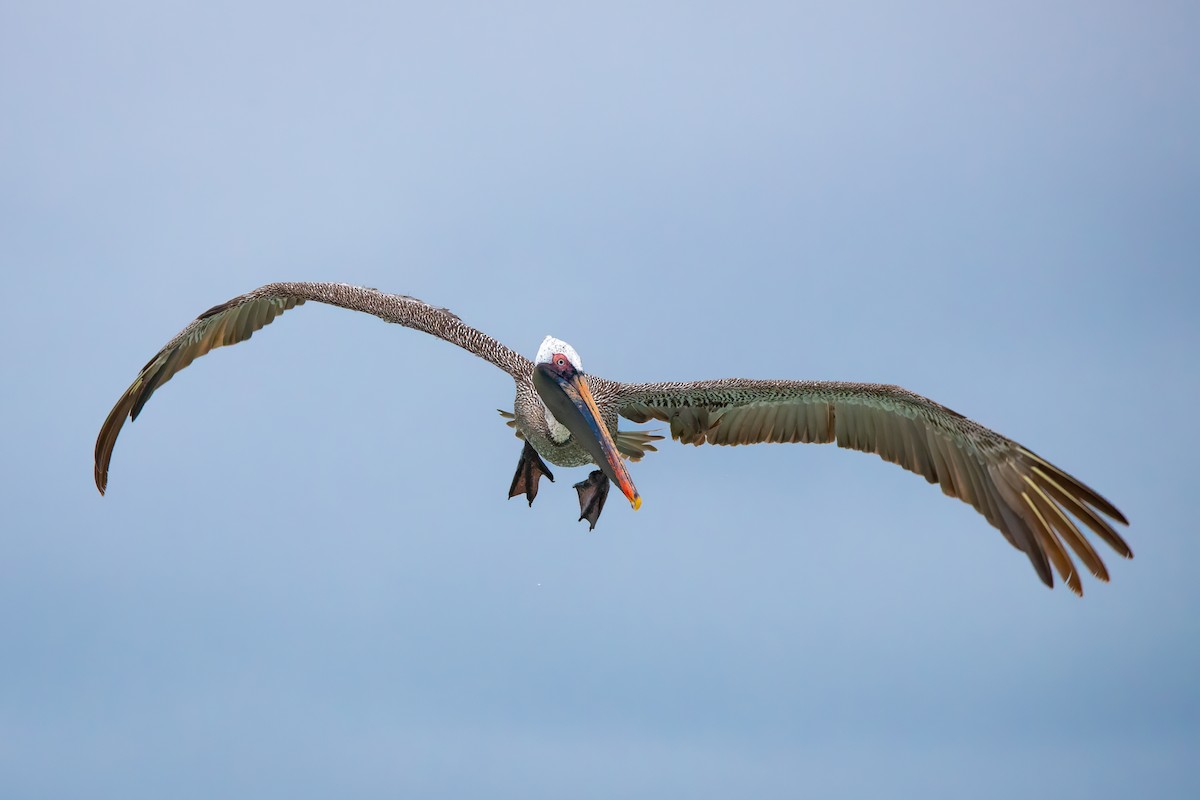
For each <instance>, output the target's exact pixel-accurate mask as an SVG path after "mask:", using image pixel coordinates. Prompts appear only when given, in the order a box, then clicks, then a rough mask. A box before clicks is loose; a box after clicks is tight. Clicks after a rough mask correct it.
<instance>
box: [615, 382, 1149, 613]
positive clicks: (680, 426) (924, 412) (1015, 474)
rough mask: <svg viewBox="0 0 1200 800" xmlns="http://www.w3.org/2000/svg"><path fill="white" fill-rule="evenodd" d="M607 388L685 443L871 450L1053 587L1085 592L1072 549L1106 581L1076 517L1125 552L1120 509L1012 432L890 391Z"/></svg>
mask: <svg viewBox="0 0 1200 800" xmlns="http://www.w3.org/2000/svg"><path fill="white" fill-rule="evenodd" d="M613 387H614V388H613V389H611V391H612V392H613V394H614V396H615V397H617V404H618V410H619V412H620V414H621V415H622V416H624V417H626V418H628V419H631V420H633V421H634V422H646V421H648V420H651V419H658V420H662V421H664V422H666V423H668V424H669V425H670V430H671V435H672V437H674V438H676V439H678V440H679V441H681V442H685V443H688V444H695V445H700V444H704V443H710V444H721V445H738V444H752V443H758V442H815V443H828V442H836V443H837V445H838V446H839V447H844V448H848V449H852V450H860V451H863V452H867V453H875V454H877V455H879V456H880V457H881V458H883V459H884V460H886V461H890V462H892V463H895V464H899V465H900V466H902V467H904V468H905V469H907V470H909V471H911V472H915V473H917V474H918V475H921V476H923V477H924V478H925V479H926V480H927V481H929V482H930V483H937V484H938V485H939V486H940V487H941V489H942V492H943V493H945V494H947V495H949V496H951V497H957V498H959V499H961V500H963V501H964V502H966V503H969V504H970V505H971V506H972V507H973V508H975V510H977V511H978V512H979V513H980V514H982V515H983V516H984V517H985V518H986V519H987V520H988V522H989V523H991V524H992V525H993V526H995V527H996V528H997V529H999V530H1000V532H1001V533H1002V534H1004V537H1005V538H1006V539H1007V540H1008V541H1009V543H1010V544H1012V545H1013V546H1014V547H1016V548H1017V549H1018V550H1021V551H1022V552H1024V553H1025V554H1026V556H1027V557H1028V558H1029V561H1030V563H1031V564H1032V565H1033V568H1034V570H1035V571H1036V572H1037V573H1038V576H1039V577H1040V578H1041V579H1042V580H1043V581H1044V582H1045V583H1046V584H1047V585H1050V586H1053V585H1054V577H1053V573H1052V572H1051V569H1052V568H1053V570H1054V571H1056V572H1058V574H1059V576H1060V577H1061V578H1062V580H1063V582H1064V583H1066V584H1067V586H1068V587H1070V589H1071V590H1072V591H1074V592H1075V593H1077V594H1082V592H1083V588H1082V584H1081V583H1080V579H1079V572H1078V570H1076V569H1075V565H1074V562H1073V561H1072V558H1071V553H1072V552H1073V553H1074V554H1075V556H1076V557H1078V558H1079V559H1080V561H1082V562H1083V564H1084V566H1086V567H1087V569H1088V571H1089V572H1091V573H1092V574H1093V575H1095V576H1096V577H1098V578H1100V579H1101V580H1108V570H1107V569H1106V568H1105V566H1104V563H1103V561H1102V560H1101V559H1100V556H1099V555H1098V554H1097V553H1096V550H1095V549H1094V548H1093V547H1092V545H1091V544H1090V543H1089V542H1088V540H1087V539H1086V538H1085V537H1084V535H1083V533H1082V531H1081V529H1080V527H1079V526H1078V525H1076V524H1075V522H1074V521H1073V520H1072V518H1074V519H1075V520H1078V521H1079V522H1082V523H1083V525H1084V527H1086V528H1088V529H1089V530H1090V531H1091V532H1092V533H1094V534H1095V535H1096V536H1097V537H1099V538H1100V539H1102V540H1103V541H1105V542H1107V543H1108V544H1109V545H1110V546H1111V547H1112V548H1113V549H1114V550H1116V551H1117V552H1118V553H1120V554H1121V555H1122V556H1125V557H1127V558H1130V557H1132V555H1133V553H1132V552H1131V551H1130V549H1129V545H1128V544H1126V543H1125V540H1124V539H1122V538H1121V536H1120V535H1119V534H1118V533H1117V532H1116V531H1115V530H1114V529H1113V527H1112V525H1111V524H1109V520H1113V521H1115V522H1119V523H1121V524H1128V522H1127V520H1126V519H1125V516H1124V515H1123V514H1121V512H1120V511H1118V510H1117V508H1116V507H1115V506H1113V505H1112V503H1110V502H1108V501H1107V500H1105V499H1104V498H1103V497H1101V496H1100V494H1099V493H1097V492H1096V491H1094V490H1093V489H1091V488H1090V487H1088V486H1087V485H1085V484H1084V483H1082V482H1081V481H1079V480H1077V479H1076V478H1074V477H1072V476H1071V475H1069V474H1068V473H1066V472H1065V471H1063V470H1061V469H1059V468H1058V467H1056V466H1054V465H1053V464H1051V463H1049V462H1048V461H1046V460H1045V459H1043V458H1041V457H1040V456H1038V455H1037V454H1035V453H1033V452H1032V451H1031V450H1028V449H1027V448H1025V447H1022V446H1021V445H1019V444H1017V443H1016V442H1014V441H1012V440H1011V439H1008V438H1007V437H1004V436H1001V435H1000V434H998V433H996V432H995V431H992V430H989V429H988V428H985V427H983V426H982V425H980V424H978V423H976V422H974V421H972V420H970V419H968V418H966V417H964V416H962V415H961V414H958V413H956V412H954V411H951V410H950V409H948V408H946V407H945V406H942V405H940V404H938V403H935V402H933V401H932V400H930V399H928V398H926V397H922V396H921V395H918V394H914V393H912V392H909V391H907V390H906V389H902V388H900V387H898V386H886V385H881V384H867V383H838V382H828V381H752V380H739V379H729V380H720V381H700V382H693V383H653V384H613ZM1106 518H1107V519H1106Z"/></svg>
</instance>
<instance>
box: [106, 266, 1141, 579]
mask: <svg viewBox="0 0 1200 800" xmlns="http://www.w3.org/2000/svg"><path fill="white" fill-rule="evenodd" d="M308 300H312V301H316V302H321V303H328V304H331V305H336V306H340V307H342V308H347V309H350V310H353V311H363V312H366V313H369V314H373V315H375V316H377V317H379V318H380V319H383V320H385V321H387V322H393V323H396V324H399V325H403V326H405V327H409V328H414V329H416V330H420V331H424V332H426V333H429V334H432V335H434V336H437V337H439V338H442V339H445V340H446V341H449V342H451V343H453V344H456V345H458V346H459V347H462V348H463V349H465V350H467V351H469V352H471V353H474V354H476V355H478V356H480V357H481V358H484V359H485V360H487V361H489V362H490V363H492V364H495V365H496V366H497V367H499V368H500V369H502V370H504V371H505V372H507V373H508V374H509V375H511V376H512V377H513V380H514V381H515V383H516V398H515V402H514V411H513V413H512V414H509V413H508V412H504V411H501V414H503V415H504V416H505V417H508V418H509V419H510V421H509V423H508V424H509V425H512V426H513V427H514V428H516V430H517V435H518V436H520V437H521V438H522V439H524V440H525V441H526V442H527V443H528V444H529V445H532V447H533V448H534V450H535V451H536V453H538V454H541V455H542V456H543V457H545V458H546V459H547V460H548V461H550V462H551V463H553V464H556V465H559V466H581V465H583V464H588V463H592V462H593V461H594V457H593V456H592V455H591V454H590V451H589V450H588V449H587V448H585V447H583V446H581V444H580V442H579V441H578V440H577V439H578V437H577V436H568V437H567V438H565V439H564V438H563V433H562V426H561V425H557V426H556V427H557V428H558V431H554V430H551V425H550V422H551V421H552V420H551V421H548V420H547V416H548V414H547V411H546V405H545V404H544V403H543V402H542V400H541V398H540V397H539V394H538V392H537V391H535V389H534V386H533V382H532V381H531V377H530V376H531V373H532V371H533V369H534V366H535V365H534V362H533V361H530V360H529V359H527V358H525V357H524V356H521V355H519V354H518V353H516V352H515V351H513V350H511V349H510V348H508V347H505V346H504V345H502V344H500V343H499V342H497V341H496V340H495V339H492V338H491V337H489V336H487V335H486V334H484V333H482V332H480V331H478V330H476V329H475V328H472V327H470V326H469V325H466V324H465V323H463V322H462V321H461V320H460V319H459V318H458V317H457V316H455V315H454V314H452V313H451V312H449V311H447V310H446V309H443V308H435V307H434V306H430V305H428V304H426V303H423V302H421V301H420V300H416V299H415V298H412V297H407V296H404V295H394V294H386V293H384V292H380V291H378V290H375V289H365V288H362V287H357V286H349V285H345V284H333V283H275V284H269V285H267V286H263V287H262V288H260V289H256V290H254V291H253V292H249V293H247V294H244V295H241V296H240V297H236V298H234V299H233V300H230V301H229V302H227V303H222V304H221V305H219V306H216V307H214V308H212V309H210V310H208V311H206V312H205V313H204V314H201V315H200V316H199V317H198V318H197V319H196V320H194V321H193V322H192V323H191V324H190V325H188V326H187V327H186V328H184V329H183V330H182V331H180V332H179V334H177V335H176V336H175V337H174V338H173V339H171V341H170V342H168V343H167V345H166V346H165V347H163V349H162V350H160V351H159V352H158V353H157V354H156V355H155V356H154V358H152V359H150V361H149V362H148V363H147V364H146V366H145V367H143V368H142V370H141V372H140V373H139V374H138V376H137V378H136V380H134V382H133V384H132V385H131V386H130V387H129V388H128V389H127V390H126V391H125V393H124V394H123V395H122V396H121V398H120V399H119V400H118V401H117V404H116V405H115V406H114V407H113V410H112V412H111V413H110V414H109V415H108V418H107V419H106V420H105V421H104V424H103V426H102V427H101V429H100V435H99V436H98V438H97V440H96V463H95V470H96V486H97V488H98V489H99V490H100V492H101V493H102V494H103V493H104V491H105V488H106V486H107V481H108V468H109V462H110V460H111V458H112V451H113V447H114V446H115V444H116V440H117V435H118V434H119V433H120V431H121V427H122V425H123V424H124V422H125V419H126V418H127V417H128V418H130V419H135V418H136V417H137V415H138V413H139V412H140V411H141V409H142V407H143V406H144V405H145V403H146V401H147V400H148V399H149V398H150V396H151V395H152V394H153V393H154V392H155V390H157V389H158V387H160V386H161V385H162V384H164V383H166V382H167V381H168V380H170V379H171V377H172V376H173V375H175V373H177V372H179V370H181V369H183V368H184V367H186V366H187V365H188V364H190V363H191V362H192V361H193V360H194V359H196V358H198V357H200V356H202V355H204V354H205V353H207V352H209V351H210V350H213V349H215V348H217V347H222V346H225V345H229V344H236V343H237V342H241V341H244V340H246V339H248V338H250V336H251V335H252V334H253V333H254V332H255V331H257V330H259V329H260V328H262V327H263V326H265V325H267V324H269V323H270V322H271V321H272V320H274V319H275V317H276V316H278V315H279V314H281V313H283V312H284V311H287V310H289V309H291V308H294V307H295V306H298V305H300V304H302V303H304V302H305V301H308ZM568 347H569V346H568ZM581 374H582V373H581ZM587 382H588V383H589V384H590V386H591V392H592V394H593V396H594V399H595V404H596V407H597V410H598V412H599V413H600V416H601V418H602V419H601V422H602V424H603V426H604V427H605V428H606V429H607V431H608V433H609V435H611V436H612V437H613V438H614V440H615V441H614V444H615V447H616V448H617V450H619V451H620V453H621V455H622V456H624V457H625V458H628V459H629V460H632V461H636V460H638V459H640V458H641V457H642V456H644V455H645V454H646V452H648V451H654V450H655V447H654V445H653V444H652V443H653V442H654V441H656V440H658V439H661V438H662V437H660V436H656V435H654V434H652V433H647V432H643V431H618V430H617V417H618V415H620V416H623V417H625V418H626V419H629V420H632V421H633V422H647V421H650V420H661V421H663V422H666V423H667V424H668V425H669V426H670V432H671V436H672V437H673V438H675V439H677V440H679V441H680V442H683V443H685V444H694V445H700V444H705V443H708V444H721V445H738V444H753V443H758V442H811V443H829V442H836V443H837V444H838V445H839V446H840V447H846V448H850V449H853V450H861V451H863V452H868V453H875V454H877V455H879V456H880V457H882V458H883V459H885V460H887V461H891V462H892V463H894V464H899V465H900V466H902V467H904V468H905V469H907V470H909V471H911V472H915V473H917V474H919V475H921V476H923V477H924V478H925V479H926V480H927V481H929V482H930V483H937V484H938V485H940V486H941V488H942V491H943V492H944V493H945V494H947V495H950V496H951V497H957V498H959V499H961V500H963V501H964V502H967V503H969V504H970V505H971V506H972V507H974V508H975V509H976V510H977V511H979V513H980V514H982V515H983V516H984V517H985V518H986V519H987V520H988V522H990V523H991V524H992V525H994V526H995V527H996V528H997V529H999V530H1000V532H1001V533H1002V534H1003V535H1004V537H1005V538H1006V539H1007V540H1008V541H1009V543H1011V544H1012V545H1013V546H1014V547H1016V548H1017V549H1018V550H1021V551H1022V552H1024V553H1025V554H1026V556H1028V558H1029V560H1030V562H1031V563H1032V564H1033V567H1034V569H1035V570H1036V571H1037V574H1038V576H1039V577H1040V578H1041V579H1042V581H1044V582H1045V583H1046V584H1047V585H1049V586H1053V583H1054V577H1053V574H1052V572H1051V568H1052V567H1053V569H1054V570H1055V571H1057V572H1058V574H1059V576H1060V577H1061V578H1062V579H1063V581H1064V582H1065V583H1066V584H1067V585H1068V586H1069V587H1070V588H1071V589H1072V591H1074V592H1076V593H1077V594H1082V591H1083V589H1082V584H1081V582H1080V578H1079V574H1078V572H1077V571H1076V569H1075V566H1074V562H1073V561H1072V558H1071V553H1072V552H1073V553H1074V554H1075V556H1077V557H1078V558H1079V560H1080V561H1081V562H1082V563H1083V565H1084V566H1085V567H1086V568H1087V569H1088V571H1089V572H1091V573H1092V574H1093V575H1095V576H1096V577H1098V578H1100V579H1101V580H1105V581H1107V580H1108V571H1107V570H1106V569H1105V566H1104V563H1103V562H1102V561H1101V559H1100V556H1099V555H1098V554H1097V553H1096V551H1095V549H1094V548H1093V547H1092V546H1091V544H1090V543H1089V541H1088V539H1087V538H1086V537H1085V536H1084V534H1083V532H1082V531H1081V530H1080V527H1079V526H1078V525H1077V524H1076V522H1075V521H1073V520H1072V517H1073V518H1074V520H1077V521H1078V522H1081V523H1083V526H1084V527H1085V528H1087V529H1088V530H1090V531H1091V532H1092V533H1094V534H1095V535H1096V536H1098V537H1099V538H1100V539H1102V540H1104V541H1105V542H1106V543H1107V544H1108V545H1109V546H1110V547H1112V548H1113V549H1114V550H1116V551H1117V552H1118V553H1120V554H1121V555H1122V556H1125V557H1126V558H1131V557H1132V555H1133V554H1132V552H1131V551H1130V549H1129V546H1128V545H1127V544H1126V543H1125V541H1124V539H1122V538H1121V536H1120V535H1119V534H1118V533H1117V532H1116V531H1115V530H1114V529H1113V527H1112V525H1111V524H1110V523H1109V521H1108V520H1107V519H1106V517H1107V518H1108V519H1111V520H1115V521H1117V522H1120V523H1122V524H1127V521H1126V519H1125V517H1124V516H1123V515H1122V514H1121V512H1120V511H1118V510H1117V509H1116V508H1115V507H1114V506H1113V505H1112V504H1111V503H1109V502H1108V501H1107V500H1105V499H1104V498H1103V497H1101V496H1100V495H1099V494H1097V493H1096V492H1095V491H1093V490H1092V489H1090V488H1088V487H1087V486H1086V485H1085V484H1083V483H1082V482H1080V481H1078V480H1076V479H1075V478H1073V477H1071V476H1070V475H1068V474H1067V473H1066V472H1064V471H1062V470H1060V469H1058V468H1057V467H1055V466H1053V465H1052V464H1050V463H1049V462H1048V461H1046V460H1045V459H1043V458H1041V457H1039V456H1038V455H1036V454H1034V453H1033V452H1032V451H1030V450H1028V449H1026V448H1024V447H1022V446H1021V445H1019V444H1017V443H1016V442H1014V441H1012V440H1011V439H1008V438H1006V437H1004V436H1001V435H1000V434H998V433H996V432H994V431H992V430H989V429H988V428H985V427H983V426H982V425H980V424H978V423H976V422H974V421H972V420H970V419H968V418H966V417H964V416H962V415H961V414H958V413H956V412H954V411H951V410H950V409H948V408H946V407H945V406H942V405H939V404H938V403H935V402H933V401H932V400H929V399H928V398H925V397H922V396H921V395H918V394H914V393H912V392H909V391H907V390H905V389H902V388H900V387H898V386H884V385H878V384H867V383H842V382H828V381H761V380H740V379H728V380H717V381H695V382H687V383H650V384H625V383H619V382H616V381H610V380H605V379H603V378H599V377H596V376H587ZM613 458H615V459H616V460H617V461H618V462H619V461H620V458H619V457H617V456H615V455H614V456H613ZM542 466H543V467H544V465H542ZM522 468H524V469H526V470H528V469H529V465H528V463H527V460H525V459H523V461H522ZM543 474H546V473H545V472H543ZM593 475H598V473H593ZM519 477H520V476H518V478H519ZM518 478H514V483H513V485H514V486H515V485H517V484H518V483H519V482H520V481H519V480H518ZM599 479H600V480H604V481H605V486H604V487H602V488H604V490H605V491H606V490H607V486H606V482H607V479H604V478H602V477H601V478H599ZM529 480H532V481H533V484H532V486H529V485H527V484H528V481H529ZM536 491H537V487H536V476H533V474H532V473H529V477H528V478H527V481H526V483H522V484H521V492H520V493H525V494H527V496H528V497H529V500H530V502H531V503H532V499H533V495H536ZM583 498H584V495H583V492H582V491H581V503H582V502H584V500H583ZM639 502H640V501H639ZM584 513H585V516H586V517H587V518H588V519H589V521H590V522H591V523H592V524H593V525H594V524H595V519H596V517H598V516H599V513H600V512H599V509H596V508H594V507H593V508H592V509H591V513H589V511H588V510H587V509H585V511H584Z"/></svg>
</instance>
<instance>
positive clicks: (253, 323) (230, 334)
mask: <svg viewBox="0 0 1200 800" xmlns="http://www.w3.org/2000/svg"><path fill="white" fill-rule="evenodd" d="M309 300H311V301H314V302H318V303H327V304H329V305H335V306H339V307H341V308H346V309H350V310H351V311H362V312H365V313H368V314H373V315H375V316H377V317H379V318H380V319H382V320H384V321H385V322H394V323H396V324H399V325H403V326H405V327H408V328H413V329H415V330H419V331H423V332H425V333H428V334H431V335H433V336H437V337H439V338H441V339H445V340H446V341H448V342H450V343H451V344H455V345H458V346H459V347H462V348H463V349H465V350H467V351H469V352H471V353H474V354H476V355H478V356H480V357H481V358H483V359H485V360H487V361H489V362H491V363H492V364H495V365H496V366H498V367H500V368H501V369H503V370H504V371H505V372H508V373H509V374H510V375H513V376H514V377H517V376H519V375H522V374H524V375H528V374H529V370H530V369H532V367H533V365H532V363H531V362H530V361H529V360H528V359H526V358H524V357H523V356H521V355H519V354H518V353H516V352H514V351H513V350H511V349H509V348H507V347H505V346H504V345H502V344H500V343H499V342H497V341H496V340H495V339H493V338H491V337H490V336H487V335H486V334H484V333H482V332H480V331H478V330H476V329H475V328H472V327H471V326H469V325H466V324H465V323H463V322H462V320H460V319H459V318H458V317H457V316H455V315H454V314H452V313H451V312H449V311H447V310H446V309H444V308H436V307H434V306H431V305H428V304H426V303H422V302H421V301H420V300H417V299H416V298H413V297H408V296H406V295H398V294H387V293H385V292H380V291H379V290H377V289H367V288H363V287H360V286H350V285H347V284H341V283H272V284H268V285H266V286H263V287H261V288H259V289H255V290H254V291H252V292H248V293H247V294H244V295H240V296H239V297H235V298H233V299H232V300H229V301H228V302H225V303H221V304H220V305H217V306H213V307H212V308H210V309H209V310H208V311H205V312H204V313H203V314H201V315H200V316H199V317H197V318H196V319H195V320H193V321H192V322H191V324H189V325H188V326H187V327H186V328H184V329H183V330H182V331H180V332H179V333H178V334H176V336H175V337H174V338H173V339H171V341H169V342H167V344H166V346H165V347H163V349H162V350H160V351H158V353H156V354H155V356H154V357H153V358H151V359H150V360H149V361H148V362H147V363H146V366H144V367H142V370H141V372H139V373H138V376H137V378H135V379H134V381H133V383H132V384H130V386H129V388H128V389H126V390H125V393H124V394H122V395H121V397H120V398H119V399H118V400H117V403H116V405H114V406H113V409H112V411H111V412H109V415H108V417H107V418H106V419H105V420H104V424H103V425H102V426H101V427H100V435H99V436H98V437H97V438H96V465H95V467H96V488H98V489H99V490H100V493H101V494H104V490H105V488H106V487H107V484H108V467H109V463H110V461H111V460H112V452H113V448H114V447H115V446H116V442H117V436H118V435H119V434H120V433H121V427H122V426H123V425H124V424H125V419H126V418H129V419H137V416H138V414H140V413H141V411H142V408H143V407H144V406H145V405H146V401H147V400H149V399H150V396H151V395H153V394H154V392H155V391H157V390H158V388H159V387H160V386H162V385H163V384H164V383H166V382H167V381H169V380H170V379H171V378H172V377H174V375H175V374H176V373H178V372H179V371H180V370H182V369H184V368H186V367H187V366H188V365H189V364H191V363H192V362H193V361H195V360H196V359H197V358H199V357H200V356H203V355H204V354H206V353H208V352H210V351H212V350H215V349H217V348H218V347H225V346H227V345H231V344H237V343H238V342H244V341H246V340H247V339H249V338H250V337H251V336H253V335H254V332H255V331H258V330H261V329H262V328H263V327H264V326H266V325H268V324H270V323H271V322H272V321H273V320H274V319H275V318H276V317H278V316H279V315H280V314H282V313H284V312H285V311H288V310H290V309H292V308H295V307H296V306H299V305H302V304H303V303H304V302H306V301H309Z"/></svg>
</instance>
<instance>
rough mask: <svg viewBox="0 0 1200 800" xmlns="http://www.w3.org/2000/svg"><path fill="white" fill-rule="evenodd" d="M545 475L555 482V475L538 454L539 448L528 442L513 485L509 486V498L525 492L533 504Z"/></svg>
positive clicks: (526, 497) (522, 453)
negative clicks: (536, 448) (539, 482)
mask: <svg viewBox="0 0 1200 800" xmlns="http://www.w3.org/2000/svg"><path fill="white" fill-rule="evenodd" d="M543 475H545V476H546V477H547V478H549V479H550V482H551V483H554V475H553V474H552V473H551V472H550V468H549V467H547V466H546V462H545V461H542V457H541V456H539V455H538V452H537V450H534V449H533V445H531V444H529V442H526V443H525V449H524V450H522V451H521V461H520V463H519V464H517V474H516V475H514V476H513V479H512V486H509V487H508V497H509V499H510V500H511V499H512V498H514V497H516V496H517V495H519V494H524V495H525V499H526V500H528V501H529V505H531V506H532V505H533V498H535V497H537V490H538V480H539V479H540V478H541V477H542V476H543Z"/></svg>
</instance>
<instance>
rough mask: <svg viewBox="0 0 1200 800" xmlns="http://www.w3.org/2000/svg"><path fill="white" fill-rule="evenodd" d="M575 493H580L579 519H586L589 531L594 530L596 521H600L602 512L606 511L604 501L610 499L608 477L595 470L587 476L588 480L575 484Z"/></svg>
mask: <svg viewBox="0 0 1200 800" xmlns="http://www.w3.org/2000/svg"><path fill="white" fill-rule="evenodd" d="M575 491H577V492H579V512H580V513H579V519H580V520H585V519H586V520H587V521H588V523H589V525H588V530H589V531H590V530H593V529H595V527H596V520H598V519H600V512H601V511H603V510H604V501H605V500H606V499H608V476H607V475H605V474H604V473H603V472H601V471H600V470H595V471H594V472H592V474H590V475H588V476H587V480H582V481H580V482H579V483H577V484H575Z"/></svg>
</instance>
